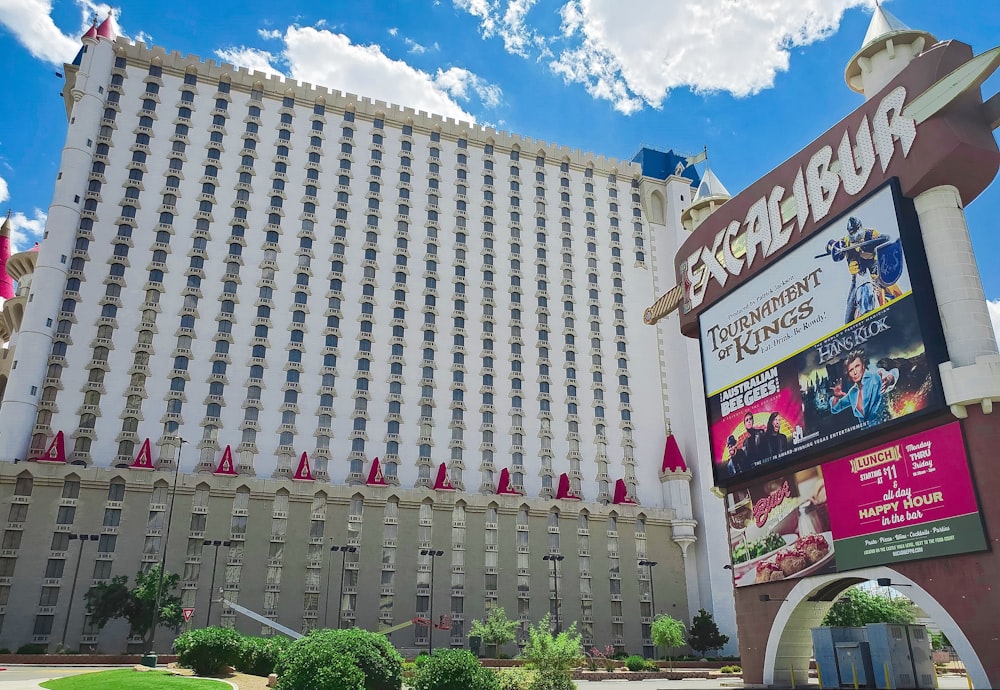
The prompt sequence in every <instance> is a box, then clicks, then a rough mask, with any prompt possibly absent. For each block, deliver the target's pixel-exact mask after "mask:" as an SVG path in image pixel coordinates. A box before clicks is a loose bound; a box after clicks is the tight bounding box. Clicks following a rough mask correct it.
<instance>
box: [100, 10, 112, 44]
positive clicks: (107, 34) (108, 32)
mask: <svg viewBox="0 0 1000 690" xmlns="http://www.w3.org/2000/svg"><path fill="white" fill-rule="evenodd" d="M116 34H117V32H116V31H115V20H114V15H112V14H110V13H109V14H108V16H107V19H105V20H104V21H103V22H101V25H100V26H99V27H97V35H98V36H100V37H101V38H106V39H108V40H109V41H113V40H115V38H117V36H116Z"/></svg>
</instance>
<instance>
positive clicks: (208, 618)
mask: <svg viewBox="0 0 1000 690" xmlns="http://www.w3.org/2000/svg"><path fill="white" fill-rule="evenodd" d="M203 543H204V544H205V546H214V547H215V556H214V558H212V586H211V587H210V588H209V590H208V615H207V616H206V617H205V627H206V628H207V627H208V626H210V625H211V624H212V597H213V596H215V570H216V568H218V567H219V547H220V546H226V547H228V546H230V545H231V544H232V543H233V542H231V541H229V540H228V539H227V540H225V541H222V540H221V539H206V540H205V541H204V542H203Z"/></svg>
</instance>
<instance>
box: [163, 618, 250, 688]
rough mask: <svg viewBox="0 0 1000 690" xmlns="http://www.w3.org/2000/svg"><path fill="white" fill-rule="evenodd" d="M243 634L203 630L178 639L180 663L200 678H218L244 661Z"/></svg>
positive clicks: (183, 634) (221, 629) (178, 660)
mask: <svg viewBox="0 0 1000 690" xmlns="http://www.w3.org/2000/svg"><path fill="white" fill-rule="evenodd" d="M242 642H243V635H241V634H240V633H238V632H237V631H235V630H233V629H232V628H219V627H212V628H199V629H198V630H189V631H187V632H185V633H182V634H181V635H179V636H178V637H177V639H176V640H174V650H175V651H176V652H177V662H178V663H179V664H180V665H181V666H186V667H188V668H190V669H193V670H194V672H195V673H197V674H198V675H199V676H216V675H219V674H220V673H222V672H223V671H225V670H226V667H227V666H235V665H236V663H237V661H238V660H239V658H240V649H241V645H242Z"/></svg>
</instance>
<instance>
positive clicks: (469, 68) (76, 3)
mask: <svg viewBox="0 0 1000 690" xmlns="http://www.w3.org/2000/svg"><path fill="white" fill-rule="evenodd" d="M883 4H884V6H885V7H886V8H887V9H888V10H889V11H890V12H892V13H893V14H894V15H895V16H897V17H898V18H899V19H901V20H902V21H903V22H904V23H906V24H907V25H909V26H910V27H912V28H917V29H924V30H926V31H929V32H931V33H933V34H934V35H935V36H936V37H937V38H938V39H949V38H956V39H959V40H963V41H965V42H967V43H970V44H971V45H972V47H973V49H974V50H975V52H976V53H981V52H983V51H985V50H988V49H990V48H992V47H994V46H995V45H997V44H1000V12H997V8H996V1H995V0H988V1H986V2H983V1H982V0H951V1H949V2H941V0H895V1H893V2H887V3H883ZM871 6H872V3H870V2H868V1H867V0H745V1H744V2H740V3H733V2H731V1H730V0H701V1H700V2H697V3H681V2H679V1H677V0H645V1H642V0H551V1H550V0H395V1H387V0H378V1H376V0H352V1H351V2H347V1H345V0H328V1H327V2H315V1H310V2H299V1H298V0H285V1H284V2H281V3H275V2H253V1H248V0H243V1H241V2H235V1H233V0H214V1H213V2H198V3H193V2H187V1H186V0H175V1H174V2H170V3H154V2H149V1H148V0H143V1H138V0H135V1H132V0H126V1H124V2H122V3H120V4H118V5H116V6H115V7H116V13H117V14H116V16H117V21H118V24H119V26H120V30H121V32H122V33H123V34H124V35H127V36H129V37H131V38H133V40H144V41H146V42H148V43H152V44H155V45H161V46H163V47H165V48H166V49H167V50H177V51H180V52H181V53H190V54H196V55H199V56H201V57H202V58H209V57H211V58H214V59H216V60H219V59H223V60H225V61H227V62H235V63H237V64H246V65H248V66H251V67H257V68H261V69H267V70H270V71H275V72H280V73H282V74H284V75H286V76H292V77H294V78H296V79H300V80H303V81H309V82H312V83H319V84H324V85H327V86H330V87H332V88H337V89H340V90H342V91H347V92H351V93H357V94H359V95H366V96H372V97H375V98H378V99H380V100H389V101H391V102H394V103H399V104H401V105H408V106H415V107H417V108H419V109H423V110H430V111H434V112H439V113H442V114H446V115H453V116H455V117H458V118H460V119H466V120H474V121H476V122H479V123H482V124H489V125H492V126H495V127H497V128H499V129H503V130H508V131H512V132H516V133H519V134H525V135H528V136H532V137H535V138H538V139H541V140H544V141H549V142H553V143H558V144H563V145H568V146H571V147H573V148H579V149H582V150H584V151H592V152H594V153H597V154H605V155H608V156H612V157H617V158H623V159H629V158H631V157H632V155H634V153H635V152H636V151H637V150H638V149H639V147H640V146H643V145H646V146H652V147H655V148H660V149H667V148H672V149H674V150H676V151H679V152H684V153H696V152H699V151H701V150H702V148H703V147H707V148H708V153H709V161H710V164H711V166H712V169H713V171H714V172H715V173H716V174H717V175H718V176H719V177H720V179H721V180H722V181H723V183H724V184H725V185H726V186H727V187H728V188H729V190H730V191H731V192H733V193H734V194H735V193H737V192H738V191H739V190H741V189H743V188H744V187H746V186H747V185H748V184H750V183H751V182H752V181H754V180H755V179H757V178H758V177H760V176H762V175H764V174H765V173H766V172H767V171H769V170H771V169H772V168H774V167H775V166H777V165H778V164H779V163H781V162H782V161H784V160H785V159H787V158H788V157H790V156H791V155H792V154H794V153H795V152H796V151H798V150H799V149H801V148H802V147H804V146H806V145H807V144H808V143H809V142H810V141H812V140H813V139H814V138H815V137H816V136H818V135H819V134H820V133H822V132H823V131H825V130H826V129H828V128H829V127H830V126H832V125H833V124H834V123H836V122H837V121H838V120H840V119H841V118H842V117H844V116H845V115H846V114H847V113H849V112H850V111H851V110H853V109H854V108H855V107H857V105H858V104H859V103H860V102H861V97H860V96H858V95H857V94H855V93H853V92H852V91H849V90H848V89H847V87H846V86H845V85H844V81H843V72H844V67H845V66H846V63H847V61H848V60H849V59H850V57H851V56H852V55H853V54H854V52H855V51H856V50H857V49H858V48H859V47H860V43H861V40H862V38H863V37H864V34H865V31H866V30H867V26H868V22H869V20H870V17H871V11H872V9H871ZM95 11H96V12H97V14H98V16H99V17H101V18H103V17H104V16H105V15H106V13H107V5H101V4H95V3H93V2H91V0H0V36H2V37H3V39H4V50H3V59H2V60H0V78H2V80H3V83H4V85H5V86H6V88H5V92H6V94H7V98H6V99H5V100H4V103H3V106H2V107H0V209H3V210H6V209H7V208H9V209H11V210H12V212H13V214H14V216H13V221H14V226H15V243H16V245H17V246H18V247H19V248H22V249H23V248H26V247H27V246H30V243H32V242H34V240H35V238H36V237H37V235H38V233H39V232H40V230H41V229H42V227H43V225H44V218H45V211H46V210H47V208H48V205H49V201H50V197H51V192H52V184H53V180H54V177H55V171H56V168H57V166H58V161H59V154H60V150H61V147H62V144H63V138H64V135H65V128H66V118H65V110H64V108H63V104H62V99H61V97H60V96H59V92H60V90H61V87H62V80H61V79H59V78H58V77H57V76H56V72H57V71H60V70H61V64H62V63H63V62H65V61H68V60H71V59H72V58H73V56H74V54H75V53H76V50H77V49H78V47H79V36H80V35H81V34H82V32H83V31H84V30H85V28H86V26H87V25H88V24H89V18H90V17H91V16H92V15H93V13H94V12H95ZM998 90H1000V77H998V76H996V75H995V76H994V77H993V78H992V79H990V80H989V81H988V82H987V83H986V85H985V86H984V93H986V95H987V96H989V95H992V94H993V93H996V92H997V91H998ZM967 213H968V219H969V224H970V227H971V230H972V237H973V242H974V246H975V249H976V253H977V256H978V259H979V263H980V268H981V270H982V272H983V283H984V287H985V290H986V295H987V298H989V299H990V300H991V301H993V302H994V304H992V305H991V307H992V311H993V313H994V319H995V322H996V321H998V320H1000V262H997V261H996V260H995V257H997V256H1000V233H997V232H995V227H996V219H997V218H1000V183H994V184H993V185H992V186H991V187H990V188H989V189H987V190H986V191H985V192H984V193H983V194H982V196H981V197H980V198H979V199H978V200H976V201H975V202H974V203H973V204H971V205H970V207H969V208H968V209H967Z"/></svg>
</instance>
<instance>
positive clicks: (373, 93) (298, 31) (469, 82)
mask: <svg viewBox="0 0 1000 690" xmlns="http://www.w3.org/2000/svg"><path fill="white" fill-rule="evenodd" d="M268 37H269V38H272V37H273V38H277V37H280V38H282V39H283V42H284V49H283V50H282V51H280V52H268V51H264V50H259V49H257V48H248V47H231V48H226V49H223V50H218V51H216V55H218V56H219V57H220V58H221V59H223V60H225V61H226V62H230V63H233V64H236V65H241V66H246V67H249V68H251V69H256V70H260V71H262V72H269V73H272V74H284V75H286V76H290V77H292V78H293V79H297V80H299V81H305V82H309V83H310V84H316V85H323V86H327V87H329V88H332V89H337V90H338V91H341V92H344V93H353V94H356V95H358V96H364V97H367V98H371V99H374V100H380V101H385V102H386V103H395V104H400V105H405V106H408V107H411V108H415V109H417V110H425V111H427V112H431V113H436V114H439V115H444V116H446V117H454V118H456V119H459V120H465V121H467V122H472V121H474V118H473V116H472V115H471V114H469V113H468V112H466V111H465V110H464V109H463V108H462V107H461V106H460V105H459V104H458V103H457V102H456V100H455V99H456V98H458V99H462V100H467V99H468V97H469V95H470V91H471V93H475V94H476V96H478V97H479V98H480V99H481V100H482V102H483V103H484V104H486V105H495V104H496V103H499V100H500V95H501V92H500V89H499V88H498V87H496V86H493V85H491V84H488V83H486V82H485V81H483V80H482V79H480V78H479V77H477V76H476V75H474V74H472V73H471V72H468V71H467V70H460V72H462V73H463V74H462V75H457V74H456V75H451V74H450V72H451V70H448V72H441V71H439V72H438V73H437V75H436V76H432V75H430V74H428V73H427V72H423V71H421V70H418V69H415V68H414V67H411V66H410V65H408V64H406V63H405V62H403V61H401V60H393V59H391V58H389V57H388V56H387V55H386V54H385V53H383V52H382V49H381V48H380V47H379V46H378V45H374V44H373V45H367V46H364V45H357V44H354V43H352V42H351V39H350V38H349V37H347V36H345V35H343V34H338V33H333V32H332V31H328V30H322V29H317V28H315V27H299V26H290V27H288V28H287V29H286V30H285V32H284V33H283V34H277V33H275V32H268ZM453 69H454V68H453ZM443 75H448V76H443ZM439 80H440V83H439Z"/></svg>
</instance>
